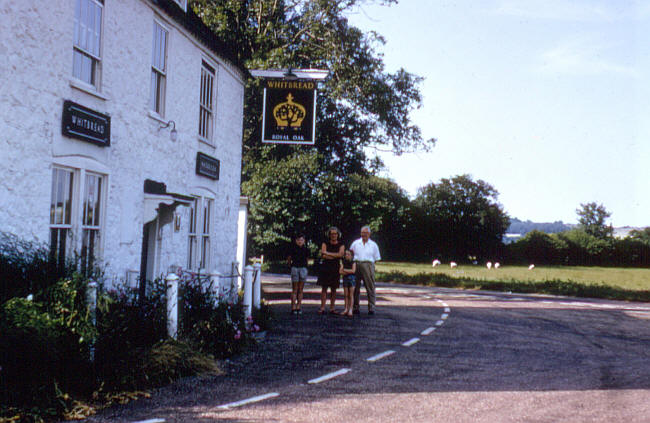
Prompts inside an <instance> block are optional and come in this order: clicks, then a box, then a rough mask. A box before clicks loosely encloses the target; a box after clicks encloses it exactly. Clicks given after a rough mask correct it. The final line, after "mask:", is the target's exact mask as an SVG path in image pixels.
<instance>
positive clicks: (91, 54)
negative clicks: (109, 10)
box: [72, 0, 105, 91]
mask: <svg viewBox="0 0 650 423" xmlns="http://www.w3.org/2000/svg"><path fill="white" fill-rule="evenodd" d="M92 10H94V11H95V13H94V14H93V16H92V17H91V16H89V13H90V12H91V11H92ZM104 12H105V11H104V0H74V28H73V43H72V44H73V47H72V76H73V78H75V79H76V80H78V81H81V82H82V83H83V84H86V85H88V86H89V87H93V88H94V89H95V90H97V91H99V90H100V87H101V75H102V51H103V49H102V41H103V39H104V36H103V32H104V14H105V13H104ZM98 13H99V15H98ZM82 15H84V16H85V19H82ZM91 21H92V22H91ZM98 26H99V27H98ZM88 66H89V68H88Z"/></svg>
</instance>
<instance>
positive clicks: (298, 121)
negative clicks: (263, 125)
mask: <svg viewBox="0 0 650 423" xmlns="http://www.w3.org/2000/svg"><path fill="white" fill-rule="evenodd" d="M273 117H274V118H275V123H276V124H277V125H278V126H291V127H294V128H295V127H299V126H301V125H302V120H303V119H304V118H305V108H304V107H303V106H302V105H301V104H298V103H294V102H293V96H292V95H291V93H289V95H288V96H287V101H285V102H284V103H280V104H278V105H277V106H275V107H274V108H273Z"/></svg>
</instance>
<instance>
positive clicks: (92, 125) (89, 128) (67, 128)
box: [61, 100, 111, 147]
mask: <svg viewBox="0 0 650 423" xmlns="http://www.w3.org/2000/svg"><path fill="white" fill-rule="evenodd" d="M61 132H62V133H63V135H65V136H67V137H70V138H76V139H79V140H82V141H86V142H90V143H93V144H96V145H99V146H101V147H108V146H110V145H111V117H110V116H108V115H105V114H103V113H99V112H97V111H95V110H92V109H89V108H87V107H84V106H82V105H80V104H77V103H74V102H72V101H70V100H65V101H64V102H63V117H62V122H61Z"/></svg>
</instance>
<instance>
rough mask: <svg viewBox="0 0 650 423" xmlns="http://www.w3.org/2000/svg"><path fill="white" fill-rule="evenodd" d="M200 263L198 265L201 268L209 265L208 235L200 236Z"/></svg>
mask: <svg viewBox="0 0 650 423" xmlns="http://www.w3.org/2000/svg"><path fill="white" fill-rule="evenodd" d="M201 242H202V245H201V265H200V266H199V267H200V268H201V269H207V268H208V267H209V265H210V263H209V258H210V238H209V237H202V238H201Z"/></svg>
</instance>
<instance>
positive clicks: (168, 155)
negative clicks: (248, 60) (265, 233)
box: [0, 0, 244, 279]
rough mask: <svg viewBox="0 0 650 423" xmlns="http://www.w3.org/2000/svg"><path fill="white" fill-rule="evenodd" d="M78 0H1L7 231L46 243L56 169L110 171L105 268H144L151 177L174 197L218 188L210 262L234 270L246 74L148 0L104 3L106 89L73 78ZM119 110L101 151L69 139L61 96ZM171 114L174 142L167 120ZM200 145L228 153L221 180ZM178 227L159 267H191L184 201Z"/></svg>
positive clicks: (1, 197)
mask: <svg viewBox="0 0 650 423" xmlns="http://www.w3.org/2000/svg"><path fill="white" fill-rule="evenodd" d="M73 13H74V1H72V0H49V1H47V2H44V1H40V0H25V1H22V2H6V1H2V2H0V166H1V169H2V170H3V172H2V174H3V177H2V178H0V230H2V231H6V232H11V233H14V234H16V235H19V236H20V237H22V238H24V239H27V240H37V241H40V242H44V243H47V242H48V237H49V206H50V197H51V184H52V166H53V164H60V165H66V166H73V167H75V166H78V167H81V168H85V169H89V170H95V171H98V172H100V173H102V174H106V175H108V179H107V181H108V184H107V185H108V186H107V187H106V188H107V190H106V192H107V197H106V198H105V199H106V202H105V207H104V210H103V211H104V225H103V228H102V230H103V236H102V238H103V241H102V244H103V245H102V246H103V261H104V263H105V265H106V270H107V274H108V275H110V276H112V277H115V278H118V279H119V278H124V276H125V272H126V271H127V270H129V269H131V270H139V268H140V253H141V247H142V226H143V224H144V215H143V202H144V193H143V183H144V180H145V179H152V180H155V181H158V182H163V183H165V184H166V185H167V191H168V192H174V193H179V194H183V195H193V194H201V195H210V196H212V197H213V198H214V200H215V207H214V210H213V219H212V231H211V232H212V234H211V235H212V237H211V238H212V251H211V253H212V257H211V262H212V269H209V270H217V271H219V272H221V273H229V271H230V266H231V263H232V262H233V261H235V260H236V244H237V210H238V208H239V195H240V188H239V187H240V175H241V140H242V122H243V117H242V114H243V95H244V87H243V81H242V75H241V73H240V71H239V70H237V69H236V68H234V67H233V66H231V65H230V64H229V63H227V62H225V61H222V60H221V59H220V58H218V57H215V56H214V54H213V53H212V52H210V51H209V50H207V49H206V48H205V47H204V46H203V45H202V44H201V43H200V42H199V41H197V40H196V39H195V38H194V37H193V36H191V35H188V33H187V32H186V31H185V30H184V29H183V28H182V27H181V26H180V25H178V24H176V23H175V22H174V21H173V20H171V18H167V17H166V15H164V14H159V13H158V12H156V10H155V8H154V6H152V4H151V2H149V1H146V0H121V1H118V0H114V1H106V2H105V7H104V20H103V39H102V68H103V69H102V83H101V88H100V93H99V95H93V94H92V93H89V92H87V91H84V90H81V89H79V88H77V87H76V86H78V85H79V84H78V83H75V81H74V78H73V77H72V43H73V38H72V36H73ZM154 17H156V18H158V19H159V21H160V22H161V23H163V25H165V26H166V27H167V28H168V29H169V31H170V33H169V45H168V54H167V57H168V68H167V81H166V84H167V95H166V104H165V106H166V107H165V108H166V111H165V116H164V118H163V119H164V120H162V121H161V120H158V119H156V118H154V117H153V116H154V114H153V113H151V112H150V111H149V95H150V93H149V81H150V73H151V48H152V32H153V31H152V26H153V20H154ZM204 58H207V59H209V60H211V62H212V63H213V65H217V74H218V75H217V91H216V96H217V104H216V116H215V119H216V126H215V129H214V133H215V140H214V141H215V142H214V144H215V146H214V147H212V146H209V145H207V144H204V143H202V142H200V141H199V140H198V136H197V128H198V116H199V91H200V88H199V87H200V74H201V62H202V60H203V59H204ZM64 100H72V101H74V102H76V103H79V104H82V105H84V106H86V107H89V108H91V109H93V110H96V111H98V112H100V113H104V114H107V115H110V116H111V145H110V147H99V146H95V145H92V144H89V143H86V142H83V141H80V140H76V139H71V138H67V137H65V136H63V135H62V134H61V115H62V109H63V101H64ZM170 119H171V120H174V122H175V123H176V129H177V130H178V135H179V137H178V140H177V141H176V142H173V141H171V140H170V137H169V129H159V126H160V125H161V123H162V122H164V121H167V120H170ZM197 151H201V152H203V153H205V154H208V155H210V156H212V157H215V158H217V159H219V160H220V162H221V163H220V164H221V167H220V177H219V180H218V181H213V180H212V179H209V178H206V177H203V176H198V175H196V173H195V167H196V154H197ZM177 213H179V214H180V217H181V228H180V230H179V231H178V232H176V231H174V228H173V224H170V225H166V226H164V227H163V229H162V240H161V245H162V250H161V254H160V258H161V261H160V270H166V269H167V267H168V266H169V265H172V264H173V265H181V266H183V267H185V264H186V262H187V250H188V248H187V243H188V238H187V233H188V222H189V213H188V208H187V207H178V209H177Z"/></svg>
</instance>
